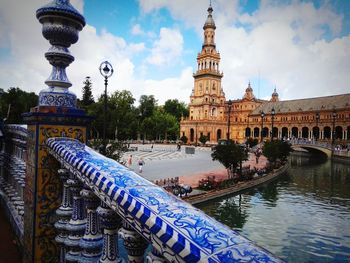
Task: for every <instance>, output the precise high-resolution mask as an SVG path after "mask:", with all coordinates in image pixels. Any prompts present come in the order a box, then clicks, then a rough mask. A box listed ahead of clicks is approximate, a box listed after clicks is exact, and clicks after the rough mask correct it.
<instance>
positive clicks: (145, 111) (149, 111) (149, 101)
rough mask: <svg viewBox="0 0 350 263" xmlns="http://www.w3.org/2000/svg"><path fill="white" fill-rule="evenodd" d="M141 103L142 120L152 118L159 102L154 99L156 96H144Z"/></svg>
mask: <svg viewBox="0 0 350 263" xmlns="http://www.w3.org/2000/svg"><path fill="white" fill-rule="evenodd" d="M139 103H140V106H139V112H140V113H141V116H142V119H145V118H148V117H151V116H152V115H153V113H154V111H155V109H156V106H157V100H156V99H155V98H154V96H153V95H142V96H141V97H140V100H139Z"/></svg>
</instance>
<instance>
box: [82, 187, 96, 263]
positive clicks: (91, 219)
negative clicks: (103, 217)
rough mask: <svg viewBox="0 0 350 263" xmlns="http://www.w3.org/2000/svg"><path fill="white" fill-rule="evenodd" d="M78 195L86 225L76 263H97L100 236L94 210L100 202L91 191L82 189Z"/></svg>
mask: <svg viewBox="0 0 350 263" xmlns="http://www.w3.org/2000/svg"><path fill="white" fill-rule="evenodd" d="M80 194H81V195H82V196H83V197H84V201H85V206H86V210H87V212H86V217H87V223H86V229H85V234H84V236H83V238H82V239H81V240H80V246H81V247H82V248H83V252H82V255H81V257H80V258H79V261H78V262H81V263H83V262H97V261H98V260H99V258H100V257H101V249H102V235H101V230H100V223H99V218H98V216H97V211H96V209H97V207H98V206H99V204H100V203H101V201H100V199H99V198H98V197H97V196H96V195H95V194H94V193H93V192H92V191H91V190H88V189H83V190H81V192H80Z"/></svg>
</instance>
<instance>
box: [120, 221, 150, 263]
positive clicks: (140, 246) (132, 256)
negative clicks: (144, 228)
mask: <svg viewBox="0 0 350 263" xmlns="http://www.w3.org/2000/svg"><path fill="white" fill-rule="evenodd" d="M119 236H120V237H121V238H122V239H123V241H124V242H123V243H124V247H125V249H126V251H127V252H128V259H129V262H133V263H142V262H144V254H145V249H146V248H147V245H148V243H147V242H146V241H145V240H144V239H143V237H142V236H140V235H139V234H138V233H137V232H136V231H135V230H134V229H133V228H132V227H131V226H130V225H129V224H128V223H127V222H126V221H125V220H124V221H123V227H122V228H121V229H120V230H119Z"/></svg>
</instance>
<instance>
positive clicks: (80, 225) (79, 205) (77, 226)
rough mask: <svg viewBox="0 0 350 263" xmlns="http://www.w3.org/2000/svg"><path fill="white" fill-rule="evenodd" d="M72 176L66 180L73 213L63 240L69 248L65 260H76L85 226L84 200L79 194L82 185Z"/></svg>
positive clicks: (79, 253) (79, 254)
mask: <svg viewBox="0 0 350 263" xmlns="http://www.w3.org/2000/svg"><path fill="white" fill-rule="evenodd" d="M73 176H74V177H73V178H70V179H68V180H67V183H68V184H69V186H70V190H71V193H72V196H73V214H72V218H71V219H70V220H69V223H68V224H67V230H68V237H67V238H66V239H65V241H64V244H65V245H66V246H67V250H68V249H69V251H68V252H67V253H66V262H78V259H79V257H80V256H81V250H82V249H81V247H80V239H81V238H82V237H83V235H84V232H85V227H86V214H85V209H84V200H83V198H82V196H81V195H80V190H81V189H82V185H81V183H80V182H79V181H78V179H76V177H75V175H73Z"/></svg>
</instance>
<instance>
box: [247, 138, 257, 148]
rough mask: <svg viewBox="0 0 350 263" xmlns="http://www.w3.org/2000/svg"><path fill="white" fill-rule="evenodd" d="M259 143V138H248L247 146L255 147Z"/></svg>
mask: <svg viewBox="0 0 350 263" xmlns="http://www.w3.org/2000/svg"><path fill="white" fill-rule="evenodd" d="M258 143H259V141H258V139H257V138H248V139H247V141H246V145H249V147H254V146H255V145H257V144H258Z"/></svg>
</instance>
